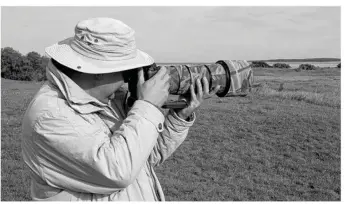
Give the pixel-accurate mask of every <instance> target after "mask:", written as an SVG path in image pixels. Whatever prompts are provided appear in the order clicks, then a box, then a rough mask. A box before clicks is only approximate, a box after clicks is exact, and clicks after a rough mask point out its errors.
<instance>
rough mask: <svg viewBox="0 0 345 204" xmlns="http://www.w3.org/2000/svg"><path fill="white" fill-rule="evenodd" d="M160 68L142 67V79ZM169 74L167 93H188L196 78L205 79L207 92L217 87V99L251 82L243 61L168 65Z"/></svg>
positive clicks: (249, 71)
mask: <svg viewBox="0 0 345 204" xmlns="http://www.w3.org/2000/svg"><path fill="white" fill-rule="evenodd" d="M161 67H162V66H157V65H156V64H153V65H152V66H148V67H144V68H143V69H144V70H143V71H144V78H145V80H148V79H149V78H151V77H152V76H153V75H155V74H156V73H157V72H158V70H159V69H160V68H161ZM166 68H167V69H168V70H169V74H170V88H169V93H170V94H173V95H184V94H186V93H188V90H189V87H190V85H191V84H194V82H195V80H196V79H197V78H200V79H201V78H203V77H206V79H207V80H208V82H209V90H212V89H213V88H215V87H216V86H217V85H220V89H219V90H218V92H217V93H216V94H217V96H218V97H226V96H231V95H234V94H235V93H238V92H239V91H241V88H243V84H244V82H247V81H248V82H249V85H251V84H252V82H253V76H252V70H251V67H250V64H249V63H248V62H247V61H245V60H219V61H217V62H216V63H213V64H202V65H181V64H176V65H169V66H166ZM246 84H247V83H246Z"/></svg>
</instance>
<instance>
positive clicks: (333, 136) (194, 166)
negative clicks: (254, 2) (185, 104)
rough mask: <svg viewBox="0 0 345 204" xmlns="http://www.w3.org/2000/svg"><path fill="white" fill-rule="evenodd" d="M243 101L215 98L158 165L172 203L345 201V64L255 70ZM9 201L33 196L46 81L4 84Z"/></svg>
mask: <svg viewBox="0 0 345 204" xmlns="http://www.w3.org/2000/svg"><path fill="white" fill-rule="evenodd" d="M254 75H255V82H256V83H260V86H258V87H256V88H254V89H253V92H252V93H251V94H250V95H249V96H247V97H243V98H212V99H209V100H208V101H207V102H205V103H204V104H203V105H202V107H201V108H200V109H199V110H198V111H197V120H196V122H195V125H194V126H193V127H192V128H191V129H190V133H189V136H188V137H187V139H186V140H185V142H184V143H183V144H182V145H181V146H180V147H179V148H178V149H177V151H176V152H175V153H174V154H173V155H172V156H171V157H170V158H169V159H168V160H167V161H166V162H165V163H164V164H163V165H161V166H160V167H158V168H157V169H156V172H157V174H158V177H159V179H160V181H161V184H162V187H163V190H164V192H165V195H166V199H167V200H168V201H193V200H198V201H211V200H213V201H239V200H241V201H280V200H284V201H340V193H341V192H340V69H337V68H330V69H318V70H312V71H301V72H296V71H294V70H289V69H286V70H284V69H272V68H271V69H269V68H268V69H261V68H256V69H254ZM1 86H2V90H1V96H2V99H1V103H2V110H1V122H2V126H1V132H2V136H1V150H2V152H1V175H2V176H1V184H2V185H1V195H2V197H1V200H5V201H11V200H16V201H22V200H29V199H30V196H29V178H28V173H27V170H26V169H25V168H24V165H23V163H22V162H21V149H20V135H21V118H22V116H23V114H24V111H25V109H26V107H27V105H28V103H29V102H30V100H31V99H32V97H33V95H34V94H35V92H36V91H37V90H38V89H39V87H40V83H33V82H18V81H11V80H5V79H2V81H1Z"/></svg>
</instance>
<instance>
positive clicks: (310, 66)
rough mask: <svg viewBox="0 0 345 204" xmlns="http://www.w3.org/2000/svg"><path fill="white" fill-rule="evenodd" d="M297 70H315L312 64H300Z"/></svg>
mask: <svg viewBox="0 0 345 204" xmlns="http://www.w3.org/2000/svg"><path fill="white" fill-rule="evenodd" d="M298 68H299V69H302V70H315V69H316V67H315V66H314V65H312V64H300V65H299V67H298Z"/></svg>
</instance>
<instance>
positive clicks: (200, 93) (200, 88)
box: [175, 77, 220, 120]
mask: <svg viewBox="0 0 345 204" xmlns="http://www.w3.org/2000/svg"><path fill="white" fill-rule="evenodd" d="M195 84H196V90H197V93H195V88H194V85H193V84H192V85H191V86H190V88H189V91H190V94H189V95H188V96H181V98H180V99H184V100H186V101H187V104H188V106H187V107H186V108H183V109H180V110H175V111H176V114H177V115H178V116H179V117H180V118H182V119H185V120H186V119H187V118H188V117H189V116H190V115H191V114H192V113H193V112H194V111H195V110H196V109H197V108H199V106H200V105H201V103H202V102H203V101H204V99H207V98H211V97H212V96H214V95H215V94H216V93H217V91H218V90H219V89H220V86H219V85H218V86H217V87H215V88H214V89H213V90H212V91H211V92H210V91H209V83H208V81H207V79H206V77H203V78H202V85H201V80H200V78H197V79H196V80H195Z"/></svg>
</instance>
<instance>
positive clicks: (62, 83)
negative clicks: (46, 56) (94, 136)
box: [46, 61, 110, 114]
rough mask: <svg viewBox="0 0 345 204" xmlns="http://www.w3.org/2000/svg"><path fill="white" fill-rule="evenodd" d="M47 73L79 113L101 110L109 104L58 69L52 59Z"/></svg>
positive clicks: (49, 79) (48, 77)
mask: <svg viewBox="0 0 345 204" xmlns="http://www.w3.org/2000/svg"><path fill="white" fill-rule="evenodd" d="M46 75H47V79H48V81H49V82H50V83H51V84H52V85H53V86H55V87H57V88H58V90H59V91H60V92H61V93H62V95H63V96H64V98H65V99H66V100H67V102H68V104H69V105H70V106H71V107H72V108H73V109H74V110H76V111H77V112H79V113H85V114H86V113H91V112H95V111H100V110H103V108H104V107H106V106H108V105H109V104H105V103H102V102H100V101H99V100H98V99H96V98H94V97H93V96H91V95H90V94H88V93H87V92H85V91H84V90H83V89H82V88H81V87H80V86H78V85H77V84H76V83H75V82H74V81H73V80H71V79H70V78H69V77H67V76H66V75H65V74H64V73H62V72H61V71H60V70H58V69H57V68H56V67H55V66H54V65H53V63H52V62H51V61H49V63H48V65H47V68H46ZM109 103H110V101H109Z"/></svg>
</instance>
